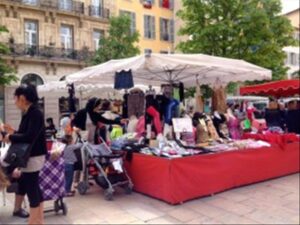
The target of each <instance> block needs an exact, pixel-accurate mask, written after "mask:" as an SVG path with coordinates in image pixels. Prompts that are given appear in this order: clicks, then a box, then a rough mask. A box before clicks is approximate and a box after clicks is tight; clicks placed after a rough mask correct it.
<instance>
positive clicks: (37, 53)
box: [6, 44, 94, 62]
mask: <svg viewBox="0 0 300 225" xmlns="http://www.w3.org/2000/svg"><path fill="white" fill-rule="evenodd" d="M6 45H7V46H9V49H10V53H8V55H10V56H13V57H33V58H39V59H47V60H49V59H52V60H55V59H57V60H77V61H83V62H84V61H88V60H90V59H91V58H92V57H93V56H94V52H91V51H89V50H88V49H87V48H83V49H81V50H75V49H63V48H55V47H52V46H36V45H26V44H6Z"/></svg>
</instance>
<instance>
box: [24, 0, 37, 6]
mask: <svg viewBox="0 0 300 225" xmlns="http://www.w3.org/2000/svg"><path fill="white" fill-rule="evenodd" d="M22 2H23V3H24V4H27V5H37V3H38V1H37V0H22Z"/></svg>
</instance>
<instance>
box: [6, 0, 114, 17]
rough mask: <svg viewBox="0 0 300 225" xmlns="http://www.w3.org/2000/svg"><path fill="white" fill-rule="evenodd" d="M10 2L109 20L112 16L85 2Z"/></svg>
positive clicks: (38, 0)
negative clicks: (86, 4) (86, 5)
mask: <svg viewBox="0 0 300 225" xmlns="http://www.w3.org/2000/svg"><path fill="white" fill-rule="evenodd" d="M7 1H8V2H14V3H19V4H24V5H29V6H35V7H38V8H47V9H52V10H58V11H65V12H72V13H76V14H83V15H87V16H93V17H100V18H106V19H108V18H109V16H110V10H109V9H107V8H103V7H96V6H93V5H90V6H88V7H85V6H84V3H83V2H80V1H74V0H7Z"/></svg>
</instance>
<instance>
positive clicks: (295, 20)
mask: <svg viewBox="0 0 300 225" xmlns="http://www.w3.org/2000/svg"><path fill="white" fill-rule="evenodd" d="M299 14H300V9H299V8H298V9H296V10H293V11H291V12H289V13H287V14H285V16H286V17H287V18H288V19H289V20H290V21H291V24H292V26H293V27H294V38H295V39H296V40H297V41H298V43H299V41H300V29H299V27H300V17H299ZM283 51H285V53H286V60H285V65H286V66H287V67H289V70H288V72H287V78H288V79H291V78H293V74H294V73H295V72H297V71H299V65H300V49H299V46H287V47H285V48H283Z"/></svg>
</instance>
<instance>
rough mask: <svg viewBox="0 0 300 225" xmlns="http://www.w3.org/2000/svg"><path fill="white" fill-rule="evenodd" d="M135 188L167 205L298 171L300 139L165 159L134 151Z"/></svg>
mask: <svg viewBox="0 0 300 225" xmlns="http://www.w3.org/2000/svg"><path fill="white" fill-rule="evenodd" d="M126 168H127V170H128V172H129V174H130V176H131V178H132V181H133V183H134V190H135V191H137V192H140V193H143V194H146V195H149V196H151V197H154V198H157V199H160V200H163V201H165V202H167V203H170V204H180V203H183V202H185V201H187V200H191V199H195V198H199V197H203V196H207V195H212V194H215V193H218V192H221V191H225V190H228V189H231V188H235V187H239V186H243V185H247V184H251V183H256V182H260V181H264V180H268V179H272V178H276V177H280V176H284V175H288V174H293V173H298V172H299V142H293V143H285V145H284V146H282V147H280V146H279V145H272V147H264V148H260V149H245V150H240V151H229V152H221V153H217V154H206V155H196V156H189V157H183V158H177V159H167V158H161V157H155V156H150V155H144V154H138V153H134V154H133V157H132V160H131V161H130V162H127V163H126Z"/></svg>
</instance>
